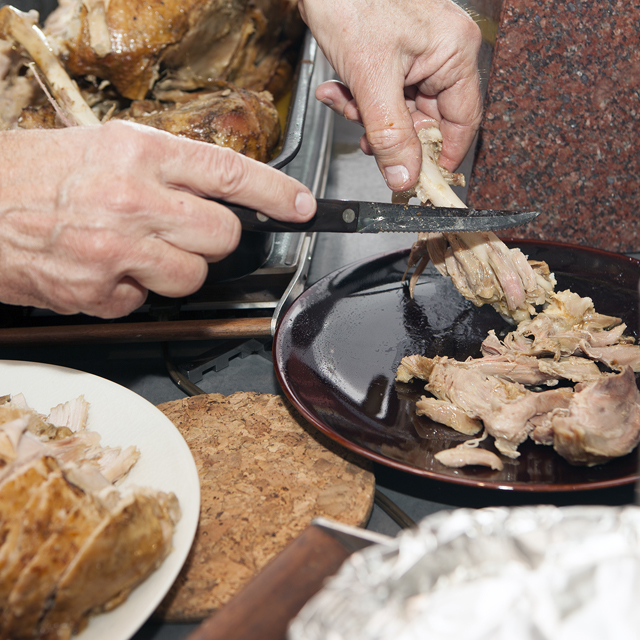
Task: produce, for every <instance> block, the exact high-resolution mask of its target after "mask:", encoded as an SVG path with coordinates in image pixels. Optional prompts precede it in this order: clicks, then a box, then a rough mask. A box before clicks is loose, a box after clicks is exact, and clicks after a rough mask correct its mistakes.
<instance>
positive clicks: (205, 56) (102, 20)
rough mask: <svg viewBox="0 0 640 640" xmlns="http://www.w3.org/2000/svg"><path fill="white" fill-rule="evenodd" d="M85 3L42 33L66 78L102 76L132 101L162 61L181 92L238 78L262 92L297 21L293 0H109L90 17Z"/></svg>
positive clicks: (64, 13)
mask: <svg viewBox="0 0 640 640" xmlns="http://www.w3.org/2000/svg"><path fill="white" fill-rule="evenodd" d="M87 4H92V3H85V2H70V3H69V7H68V8H67V9H63V10H59V11H58V12H57V13H54V15H53V16H52V17H51V18H50V19H49V20H48V21H47V29H46V32H47V34H48V35H49V36H50V37H52V38H53V39H54V41H55V42H56V43H57V45H58V47H59V48H60V51H61V54H62V56H61V57H62V60H63V62H64V64H65V66H66V67H67V69H68V70H69V72H70V73H71V75H73V76H86V75H95V76H97V77H99V78H102V79H107V80H109V81H110V82H112V83H113V85H114V86H115V87H116V88H117V90H118V91H119V92H120V93H121V94H122V95H123V96H124V97H126V98H130V99H132V100H142V99H144V98H146V97H147V95H148V93H149V90H150V89H151V87H152V85H153V84H154V82H155V81H156V80H157V78H158V77H159V70H160V65H161V63H162V65H163V67H165V68H167V69H170V70H173V71H174V72H175V76H174V78H175V80H177V81H178V83H179V84H180V88H183V89H195V88H202V87H206V86H207V84H208V82H210V81H211V80H212V79H213V80H216V79H225V80H233V81H236V80H237V79H239V78H243V81H242V82H241V83H240V84H241V85H242V86H244V87H248V88H252V89H255V90H263V89H265V88H267V86H269V82H270V81H271V79H272V78H273V77H274V76H275V75H276V74H277V73H278V70H279V69H280V54H281V51H282V46H286V43H287V42H289V41H290V40H291V39H292V38H295V37H298V36H299V34H300V32H301V31H300V28H299V25H301V24H302V23H301V21H300V18H299V15H298V13H297V8H296V4H295V3H294V2H292V1H291V0H259V2H257V3H256V4H257V5H258V6H257V7H256V6H255V4H254V3H251V2H249V0H144V1H142V0H110V2H109V4H108V8H107V10H106V13H104V14H102V13H100V12H99V11H98V12H95V11H94V13H92V14H90V13H89V10H88V9H87ZM93 4H94V5H95V4H96V3H93ZM96 23H97V24H99V25H101V26H102V27H103V29H104V34H105V35H104V36H103V40H102V46H103V47H107V51H106V53H105V52H104V51H102V50H101V48H100V46H96V39H95V32H94V40H93V41H92V38H91V30H90V24H93V25H95V24H96ZM107 33H108V37H107V35H106V34H107ZM279 42H280V43H283V44H282V45H280V46H279V45H278V43H279Z"/></svg>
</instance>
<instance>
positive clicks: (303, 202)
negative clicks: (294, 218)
mask: <svg viewBox="0 0 640 640" xmlns="http://www.w3.org/2000/svg"><path fill="white" fill-rule="evenodd" d="M315 210H316V201H315V198H314V197H313V196H312V195H311V194H310V193H307V192H306V191H301V192H300V193H299V194H298V195H297V196H296V211H297V212H298V213H299V214H300V215H303V216H307V217H308V216H310V215H311V214H313V213H314V212H315Z"/></svg>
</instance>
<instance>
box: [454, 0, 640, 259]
mask: <svg viewBox="0 0 640 640" xmlns="http://www.w3.org/2000/svg"><path fill="white" fill-rule="evenodd" d="M639 26H640V0H627V1H626V2H621V1H618V0H598V2H593V1H592V0H572V1H571V2H567V1H566V0H504V3H503V6H502V12H501V16H500V27H499V30H498V35H497V39H496V45H495V50H494V55H493V64H492V67H491V74H490V77H489V82H488V91H487V99H486V102H485V105H486V110H485V116H484V122H483V125H482V128H481V133H480V138H479V145H478V151H477V157H476V161H475V164H474V167H473V171H472V175H471V179H470V187H469V195H468V198H467V201H468V204H469V205H470V206H475V207H492V208H520V209H521V208H530V207H533V208H537V209H541V210H542V211H543V216H540V218H539V219H538V221H536V222H535V223H534V224H531V225H529V226H528V227H525V228H522V229H515V230H513V232H511V234H510V235H513V236H518V237H527V238H541V239H544V240H559V241H563V242H570V243H575V244H582V245H588V246H593V247H599V248H601V249H607V250H610V251H620V252H631V251H638V250H640V151H639V142H640V100H639V96H640V29H639Z"/></svg>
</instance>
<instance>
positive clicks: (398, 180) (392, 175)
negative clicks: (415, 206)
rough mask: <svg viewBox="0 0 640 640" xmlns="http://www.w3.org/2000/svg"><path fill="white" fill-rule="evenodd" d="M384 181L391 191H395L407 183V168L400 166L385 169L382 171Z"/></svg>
mask: <svg viewBox="0 0 640 640" xmlns="http://www.w3.org/2000/svg"><path fill="white" fill-rule="evenodd" d="M384 179H385V180H386V181H387V184H388V185H389V186H390V187H391V188H392V189H394V188H396V189H397V188H399V187H402V186H403V185H404V184H406V183H407V181H408V180H409V171H408V170H407V167H403V166H402V165H401V164H397V165H394V166H393V167H386V168H385V170H384Z"/></svg>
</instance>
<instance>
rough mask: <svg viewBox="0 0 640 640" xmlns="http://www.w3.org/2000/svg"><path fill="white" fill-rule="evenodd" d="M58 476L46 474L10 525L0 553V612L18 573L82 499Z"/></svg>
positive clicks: (62, 477)
mask: <svg viewBox="0 0 640 640" xmlns="http://www.w3.org/2000/svg"><path fill="white" fill-rule="evenodd" d="M81 493H82V492H81V491H79V490H78V489H76V488H75V487H73V486H72V485H70V484H69V483H68V482H67V481H66V479H65V478H64V476H63V475H62V473H61V472H59V471H57V472H54V473H51V474H49V477H48V478H47V480H46V482H44V483H42V484H41V485H40V486H39V487H37V488H36V489H35V490H34V491H33V493H32V494H31V497H30V499H29V501H28V502H27V503H26V505H25V506H24V509H23V510H22V511H21V513H20V514H19V517H16V518H15V520H14V521H13V526H12V527H10V528H9V530H8V535H7V537H6V539H5V542H4V544H3V546H2V552H0V610H3V611H4V610H5V609H6V603H7V599H8V597H9V592H10V591H11V588H12V586H13V584H14V582H15V580H16V578H17V577H18V576H19V575H20V572H21V571H22V569H23V568H24V566H25V565H26V564H27V562H28V561H29V560H30V558H31V556H32V555H33V549H34V548H38V547H39V546H40V545H41V544H42V543H43V542H44V541H45V540H46V539H47V538H48V537H49V535H50V533H51V532H52V531H53V530H54V529H55V527H57V526H58V524H59V523H60V522H61V521H62V520H64V519H65V518H66V515H67V513H68V512H69V510H70V509H71V508H72V507H73V506H74V504H75V502H76V501H77V500H78V498H79V496H80V495H81Z"/></svg>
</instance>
